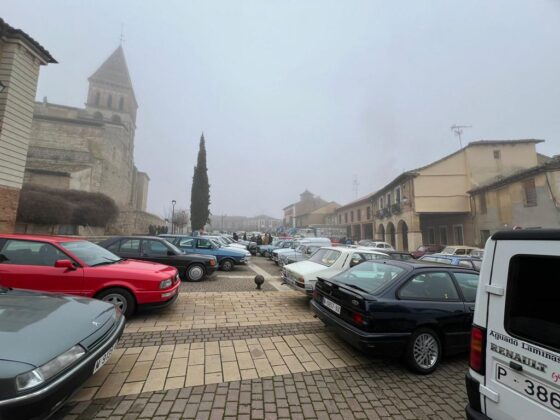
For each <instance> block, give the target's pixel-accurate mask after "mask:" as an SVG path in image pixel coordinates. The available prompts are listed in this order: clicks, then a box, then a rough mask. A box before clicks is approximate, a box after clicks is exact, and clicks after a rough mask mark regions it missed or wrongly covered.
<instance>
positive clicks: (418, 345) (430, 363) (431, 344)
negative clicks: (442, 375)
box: [405, 328, 442, 375]
mask: <svg viewBox="0 0 560 420" xmlns="http://www.w3.org/2000/svg"><path fill="white" fill-rule="evenodd" d="M441 357H442V346H441V340H440V339H439V336H438V334H437V333H436V332H435V331H434V330H432V329H431V328H419V329H417V330H416V331H414V333H413V334H412V336H411V337H410V340H409V341H408V344H407V348H406V353H405V362H406V364H407V365H408V367H409V369H410V370H412V371H413V372H415V373H419V374H421V375H427V374H429V373H432V372H433V371H434V370H436V369H437V367H438V366H439V363H440V362H441Z"/></svg>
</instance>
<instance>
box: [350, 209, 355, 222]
mask: <svg viewBox="0 0 560 420" xmlns="http://www.w3.org/2000/svg"><path fill="white" fill-rule="evenodd" d="M350 222H352V223H354V210H352V211H351V212H350Z"/></svg>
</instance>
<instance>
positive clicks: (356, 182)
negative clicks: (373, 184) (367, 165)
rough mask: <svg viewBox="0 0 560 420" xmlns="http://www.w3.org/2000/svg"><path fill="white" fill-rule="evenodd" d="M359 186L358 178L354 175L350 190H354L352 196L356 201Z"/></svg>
mask: <svg viewBox="0 0 560 420" xmlns="http://www.w3.org/2000/svg"><path fill="white" fill-rule="evenodd" d="M359 186H360V183H359V182H358V177H357V176H356V175H354V180H353V181H352V188H353V189H354V195H355V196H356V199H357V198H358V187H359Z"/></svg>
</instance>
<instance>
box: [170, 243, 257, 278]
mask: <svg viewBox="0 0 560 420" xmlns="http://www.w3.org/2000/svg"><path fill="white" fill-rule="evenodd" d="M160 236H161V237H162V238H165V239H167V240H168V241H169V242H171V243H172V244H173V245H175V246H176V247H178V248H179V249H180V250H182V251H184V252H186V253H188V254H203V255H213V256H215V257H216V259H217V260H218V265H219V266H220V269H221V270H223V271H231V270H233V267H234V266H235V265H238V264H245V263H247V262H248V261H247V253H246V252H245V251H243V250H239V251H237V250H235V249H232V248H228V247H222V246H221V245H220V244H219V243H218V242H217V241H213V240H212V239H210V238H200V237H198V236H187V235H160Z"/></svg>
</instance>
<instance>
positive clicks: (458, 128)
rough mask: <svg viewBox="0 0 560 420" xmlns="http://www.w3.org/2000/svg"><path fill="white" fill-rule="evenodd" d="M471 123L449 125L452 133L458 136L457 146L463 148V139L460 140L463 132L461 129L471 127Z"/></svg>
mask: <svg viewBox="0 0 560 420" xmlns="http://www.w3.org/2000/svg"><path fill="white" fill-rule="evenodd" d="M471 127H472V125H458V124H453V125H452V126H451V131H453V133H454V134H455V135H456V136H457V137H459V146H461V149H462V148H463V141H462V138H461V136H462V134H463V130H464V129H465V128H471Z"/></svg>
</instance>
